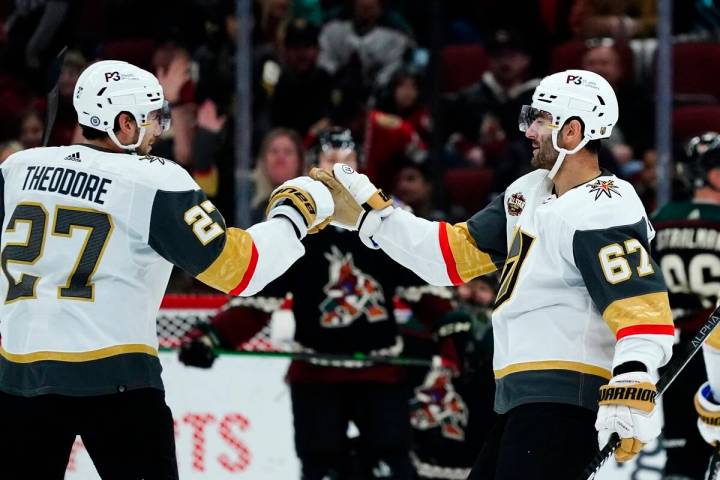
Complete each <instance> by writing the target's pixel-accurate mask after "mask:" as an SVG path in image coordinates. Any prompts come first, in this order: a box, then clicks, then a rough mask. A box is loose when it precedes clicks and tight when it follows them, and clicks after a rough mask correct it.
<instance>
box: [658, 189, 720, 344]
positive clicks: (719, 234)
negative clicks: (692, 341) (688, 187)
mask: <svg viewBox="0 0 720 480" xmlns="http://www.w3.org/2000/svg"><path fill="white" fill-rule="evenodd" d="M653 223H654V225H655V229H656V230H657V235H656V236H655V241H654V243H653V250H652V255H653V257H654V258H655V260H656V261H657V263H658V264H659V265H660V268H661V269H662V272H663V276H664V277H665V282H666V283H667V287H668V291H669V295H670V306H671V308H672V311H673V316H674V318H675V325H676V326H677V327H678V328H680V329H681V330H682V331H684V332H692V333H693V334H694V333H695V331H697V329H698V328H699V327H700V326H701V325H702V324H703V323H705V320H706V319H707V317H708V315H709V314H710V312H712V310H713V308H714V306H715V302H717V300H718V295H719V294H720V205H712V204H708V203H698V202H672V203H668V204H667V205H665V206H664V207H662V208H661V209H660V210H659V211H658V212H656V213H655V215H654V216H653Z"/></svg>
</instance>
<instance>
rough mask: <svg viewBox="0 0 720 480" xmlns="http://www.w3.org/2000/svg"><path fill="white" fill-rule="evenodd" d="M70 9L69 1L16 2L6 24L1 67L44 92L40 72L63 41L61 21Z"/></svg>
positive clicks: (42, 76) (0, 58)
mask: <svg viewBox="0 0 720 480" xmlns="http://www.w3.org/2000/svg"><path fill="white" fill-rule="evenodd" d="M70 8H71V2H70V1H69V0H37V1H32V2H20V1H17V2H15V9H14V10H13V12H12V13H11V14H10V18H8V20H7V21H6V23H5V32H6V41H7V44H6V45H5V48H4V50H3V52H2V55H0V66H2V69H3V70H5V71H7V72H10V73H14V74H19V75H22V76H24V78H25V80H26V81H27V82H29V83H30V84H32V85H33V87H34V88H35V89H36V91H38V92H40V91H43V90H44V87H45V85H44V80H45V76H44V75H42V72H44V68H45V66H46V65H48V62H49V60H50V59H51V58H52V57H53V56H54V55H55V54H57V51H55V46H57V45H63V43H64V41H65V36H66V33H67V32H65V31H64V29H63V24H64V23H65V21H66V18H68V13H69V11H70Z"/></svg>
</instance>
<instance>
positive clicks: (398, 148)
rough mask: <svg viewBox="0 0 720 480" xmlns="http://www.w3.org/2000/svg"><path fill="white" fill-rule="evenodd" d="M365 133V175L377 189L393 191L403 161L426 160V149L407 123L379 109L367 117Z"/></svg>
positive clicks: (372, 111)
mask: <svg viewBox="0 0 720 480" xmlns="http://www.w3.org/2000/svg"><path fill="white" fill-rule="evenodd" d="M364 125H365V126H366V131H365V142H364V145H365V151H364V153H365V172H366V173H367V175H368V177H370V178H371V179H372V181H373V182H375V183H376V185H378V186H379V187H380V188H383V189H385V191H392V186H393V185H392V182H393V179H394V178H395V176H396V175H397V173H398V171H399V169H400V167H401V165H402V162H399V159H400V160H402V159H410V160H412V161H413V162H416V163H423V162H425V161H426V160H427V150H426V147H425V144H424V143H423V141H422V139H421V138H420V135H418V133H417V132H416V131H415V129H414V128H413V126H412V125H411V124H410V122H408V121H406V120H403V119H402V118H400V117H397V116H395V115H388V114H386V113H383V112H380V111H378V110H371V111H370V112H369V113H368V114H367V121H366V122H365V124H364Z"/></svg>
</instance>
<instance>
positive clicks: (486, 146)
mask: <svg viewBox="0 0 720 480" xmlns="http://www.w3.org/2000/svg"><path fill="white" fill-rule="evenodd" d="M487 51H488V54H489V56H490V65H489V69H488V71H487V72H485V73H484V74H483V77H482V80H481V81H480V82H478V83H477V84H475V85H473V86H471V87H469V88H467V89H465V90H463V91H461V92H459V93H456V94H451V95H450V96H449V97H448V111H447V112H446V114H445V115H446V118H447V120H448V125H450V128H451V130H450V132H452V133H456V134H458V135H452V136H451V142H450V144H449V150H450V152H451V153H450V156H451V157H453V158H455V159H456V160H453V161H452V162H451V163H454V164H458V165H459V166H479V165H482V164H483V163H484V162H485V159H486V158H487V157H490V160H492V159H493V158H496V157H497V155H498V154H499V152H500V151H502V150H503V149H504V148H505V145H506V143H507V142H508V141H512V140H515V139H521V138H522V134H521V132H520V131H519V130H518V126H517V116H518V112H519V111H520V108H521V107H522V105H526V104H530V103H531V100H532V93H533V90H534V89H535V87H536V86H537V85H538V83H539V82H540V80H539V79H538V78H534V77H533V73H532V57H531V47H530V45H529V43H528V41H527V40H526V39H525V38H524V37H523V36H522V34H521V33H520V32H517V31H512V30H505V29H499V30H497V31H495V32H494V34H493V35H492V37H491V40H490V42H489V43H488V44H487ZM478 148H479V149H480V150H481V151H478Z"/></svg>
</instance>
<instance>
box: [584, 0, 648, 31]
mask: <svg viewBox="0 0 720 480" xmlns="http://www.w3.org/2000/svg"><path fill="white" fill-rule="evenodd" d="M655 4H656V2H655V0H575V4H574V5H573V8H572V10H571V12H570V24H571V28H572V29H573V31H574V33H575V35H576V36H579V37H581V38H593V37H611V38H616V39H629V38H635V37H652V36H653V35H655V24H656V23H657V18H656V5H655Z"/></svg>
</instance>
